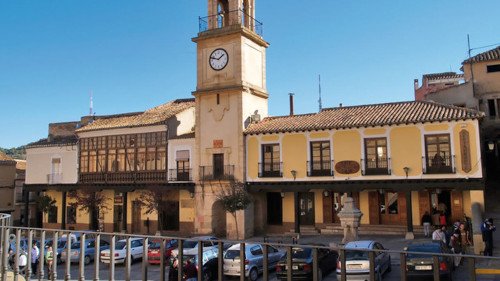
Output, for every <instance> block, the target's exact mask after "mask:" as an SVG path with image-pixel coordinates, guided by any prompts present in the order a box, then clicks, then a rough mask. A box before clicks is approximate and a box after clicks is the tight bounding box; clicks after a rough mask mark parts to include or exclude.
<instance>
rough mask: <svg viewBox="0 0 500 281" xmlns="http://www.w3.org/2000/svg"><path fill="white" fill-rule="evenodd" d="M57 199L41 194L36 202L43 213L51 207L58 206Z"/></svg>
mask: <svg viewBox="0 0 500 281" xmlns="http://www.w3.org/2000/svg"><path fill="white" fill-rule="evenodd" d="M56 202H57V201H56V200H54V198H52V197H50V196H48V195H41V196H39V197H38V199H37V200H36V204H37V206H38V209H39V210H40V211H42V213H44V214H47V213H48V212H49V211H50V209H51V208H53V207H55V206H56Z"/></svg>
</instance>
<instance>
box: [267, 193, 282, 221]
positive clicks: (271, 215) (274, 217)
mask: <svg viewBox="0 0 500 281" xmlns="http://www.w3.org/2000/svg"><path fill="white" fill-rule="evenodd" d="M267 224H270V225H282V224H283V198H281V193H280V192H268V193H267Z"/></svg>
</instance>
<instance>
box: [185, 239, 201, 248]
mask: <svg viewBox="0 0 500 281" xmlns="http://www.w3.org/2000/svg"><path fill="white" fill-rule="evenodd" d="M196 245H198V241H186V242H184V245H183V247H184V249H192V248H194V247H196Z"/></svg>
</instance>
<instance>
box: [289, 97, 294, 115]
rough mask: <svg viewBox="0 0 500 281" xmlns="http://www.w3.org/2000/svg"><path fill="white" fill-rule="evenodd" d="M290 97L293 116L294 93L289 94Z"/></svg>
mask: <svg viewBox="0 0 500 281" xmlns="http://www.w3.org/2000/svg"><path fill="white" fill-rule="evenodd" d="M288 95H289V96H290V116H293V95H294V93H289V94H288Z"/></svg>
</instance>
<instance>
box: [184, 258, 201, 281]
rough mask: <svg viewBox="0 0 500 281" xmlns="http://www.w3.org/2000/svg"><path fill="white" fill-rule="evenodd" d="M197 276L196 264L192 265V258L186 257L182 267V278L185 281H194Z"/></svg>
mask: <svg viewBox="0 0 500 281" xmlns="http://www.w3.org/2000/svg"><path fill="white" fill-rule="evenodd" d="M197 278H198V270H197V269H196V265H194V263H193V261H192V259H187V260H186V265H185V267H184V279H185V280H186V281H196V280H197Z"/></svg>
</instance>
